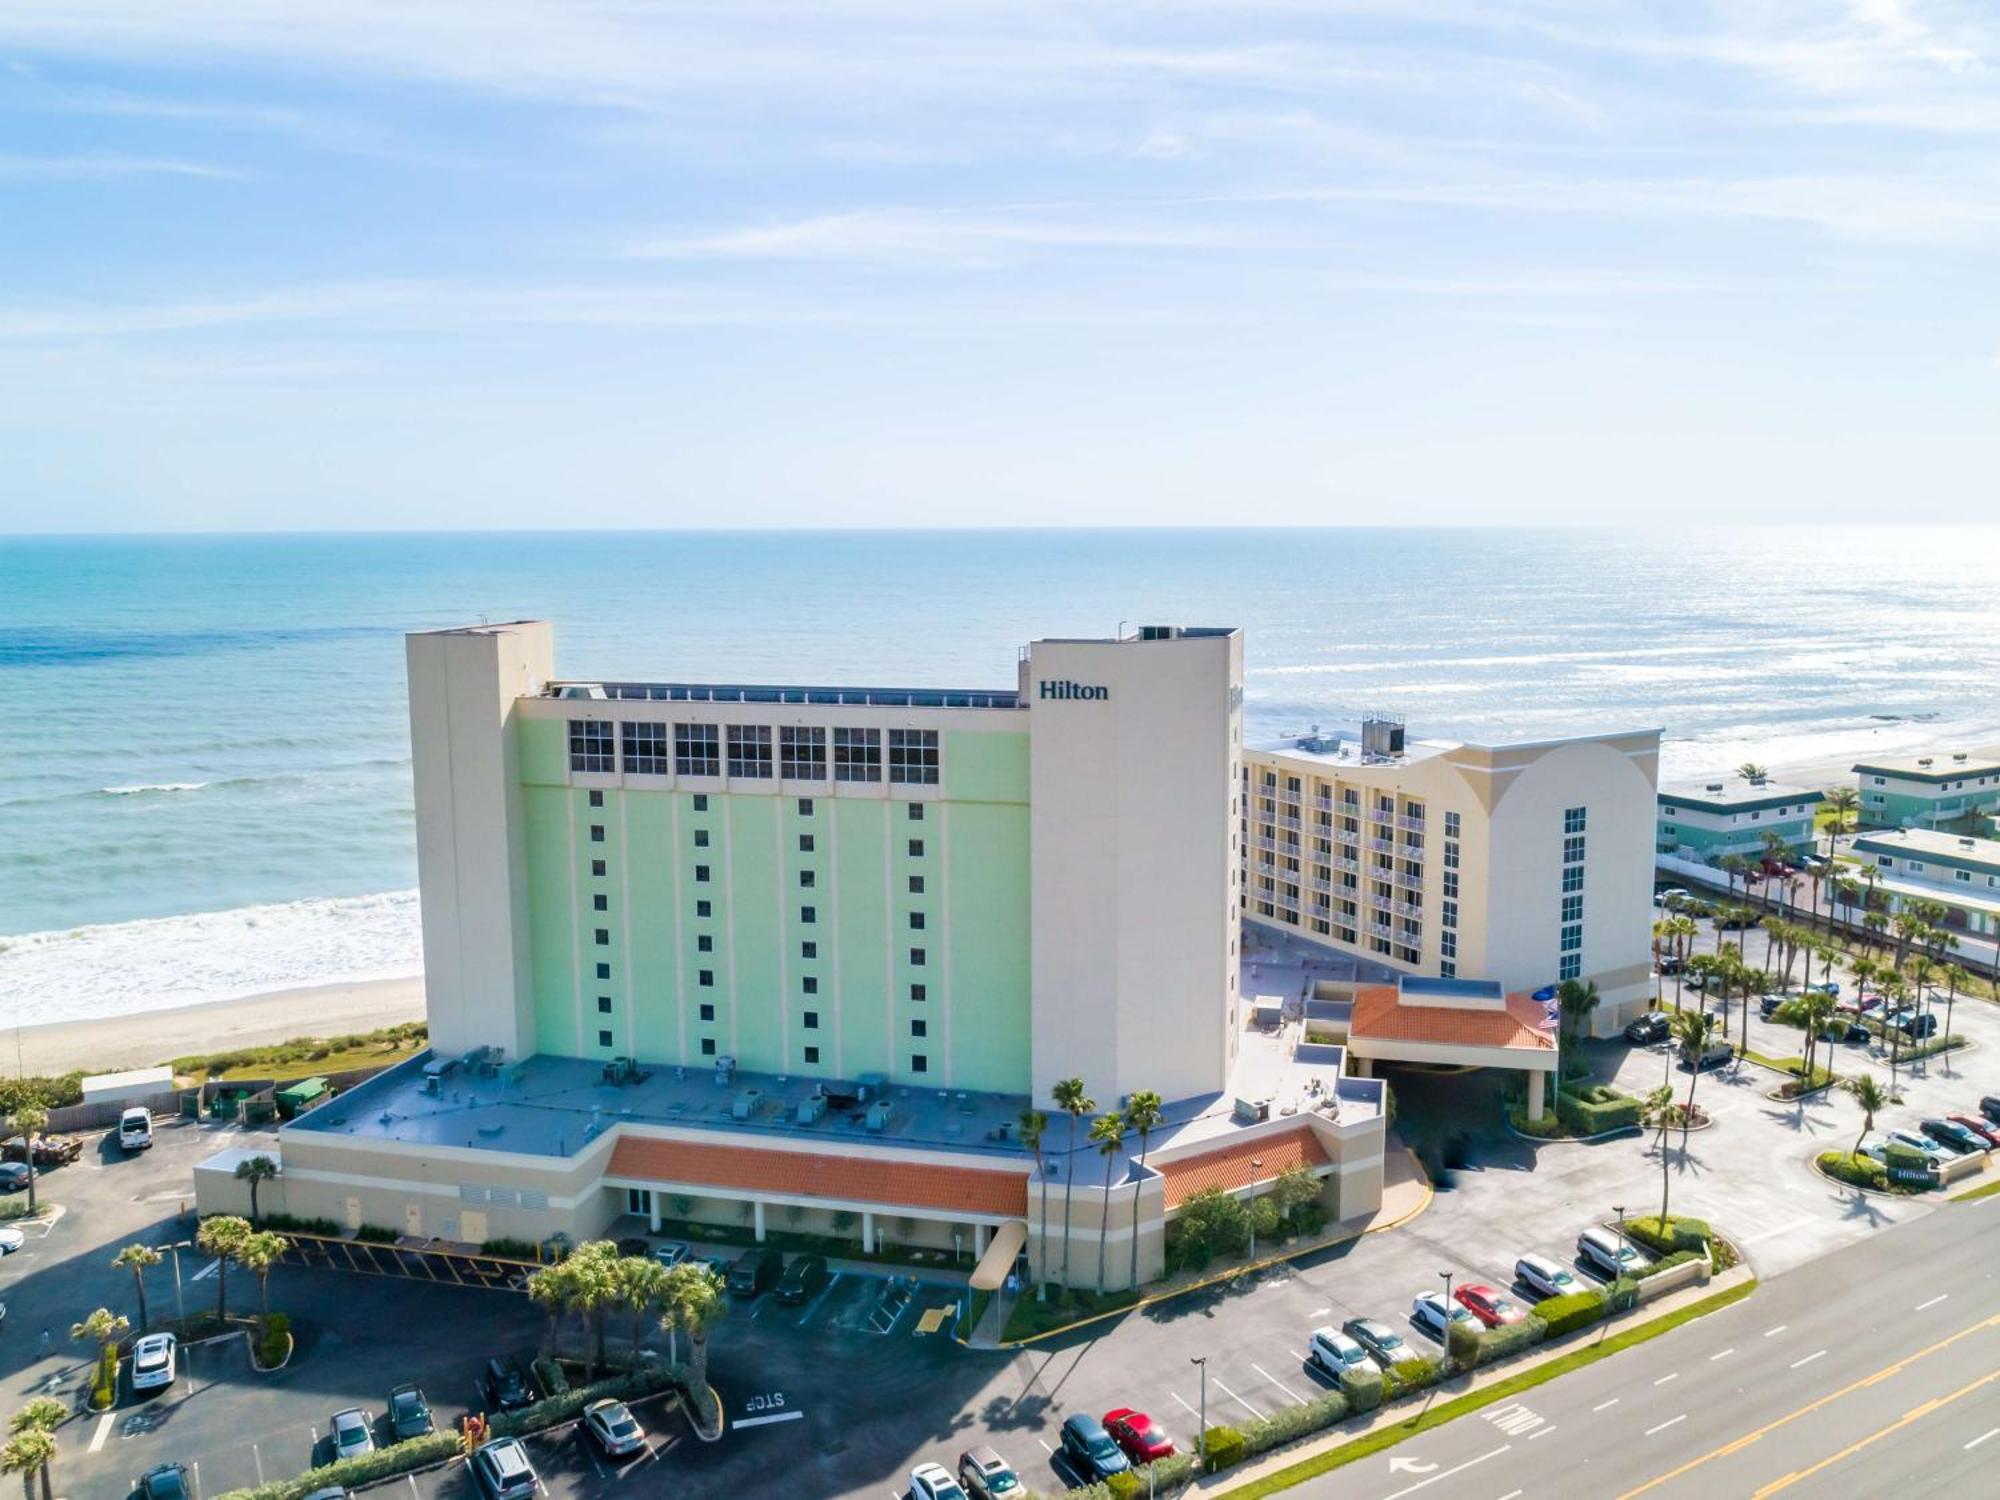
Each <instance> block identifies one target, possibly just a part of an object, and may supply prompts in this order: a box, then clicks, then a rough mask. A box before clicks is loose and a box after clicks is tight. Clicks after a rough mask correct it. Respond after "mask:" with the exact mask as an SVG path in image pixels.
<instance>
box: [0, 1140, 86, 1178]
mask: <svg viewBox="0 0 2000 1500" xmlns="http://www.w3.org/2000/svg"><path fill="white" fill-rule="evenodd" d="M81 1155H83V1142H82V1141H80V1140H78V1139H77V1138H76V1137H75V1136H73V1135H38V1136H36V1137H35V1170H36V1171H38V1172H45V1171H47V1170H48V1169H49V1168H50V1167H63V1166H68V1165H69V1164H70V1163H71V1162H73V1161H75V1160H76V1159H77V1158H78V1157H79V1156H81ZM0 1157H4V1158H5V1159H6V1160H8V1161H26V1160H27V1159H28V1143H27V1141H25V1140H24V1139H22V1138H21V1137H20V1136H18V1135H17V1136H11V1137H9V1138H8V1141H7V1143H6V1145H4V1146H0Z"/></svg>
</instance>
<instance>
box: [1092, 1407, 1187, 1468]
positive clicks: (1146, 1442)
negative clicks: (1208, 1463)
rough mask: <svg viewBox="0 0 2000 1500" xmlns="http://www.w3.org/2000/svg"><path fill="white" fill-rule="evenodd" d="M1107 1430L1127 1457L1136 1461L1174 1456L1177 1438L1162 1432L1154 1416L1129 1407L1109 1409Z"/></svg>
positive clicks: (1141, 1462) (1140, 1462)
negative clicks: (1174, 1438) (1175, 1439)
mask: <svg viewBox="0 0 2000 1500" xmlns="http://www.w3.org/2000/svg"><path fill="white" fill-rule="evenodd" d="M1104 1430H1105V1431H1106V1432H1108V1433H1110V1434H1111V1441H1112V1442H1114V1443H1116V1444H1117V1445H1118V1446H1119V1447H1121V1448H1123V1449H1124V1450H1125V1456H1126V1457H1127V1458H1129V1459H1131V1460H1132V1462H1133V1463H1135V1464H1149V1463H1151V1462H1152V1461H1153V1460H1154V1459H1156V1458H1172V1457H1173V1456H1174V1440H1173V1439H1172V1438H1170V1437H1168V1436H1167V1435H1166V1433H1165V1432H1163V1431H1161V1430H1160V1426H1159V1424H1158V1423H1156V1422H1155V1421H1154V1420H1153V1419H1152V1418H1151V1417H1149V1416H1147V1415H1146V1414H1145V1413H1144V1412H1142V1411H1134V1410H1132V1408H1131V1407H1129V1406H1121V1407H1118V1408H1117V1409H1116V1410H1115V1411H1108V1412H1106V1413H1105V1414H1104Z"/></svg>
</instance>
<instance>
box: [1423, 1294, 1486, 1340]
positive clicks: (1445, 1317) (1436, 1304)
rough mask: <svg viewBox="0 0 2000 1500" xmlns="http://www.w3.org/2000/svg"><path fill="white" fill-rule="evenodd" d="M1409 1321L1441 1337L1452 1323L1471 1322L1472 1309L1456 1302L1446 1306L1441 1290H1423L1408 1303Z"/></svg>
mask: <svg viewBox="0 0 2000 1500" xmlns="http://www.w3.org/2000/svg"><path fill="white" fill-rule="evenodd" d="M1410 1321H1411V1322H1412V1323H1414V1324H1416V1325H1417V1327H1419V1328H1421V1329H1423V1331H1424V1332H1425V1333H1428V1334H1431V1335H1433V1336H1434V1337H1436V1338H1440V1339H1441V1338H1443V1337H1444V1336H1445V1330H1446V1329H1447V1328H1449V1327H1450V1326H1451V1325H1452V1324H1453V1323H1469V1322H1471V1321H1472V1311H1471V1309H1469V1308H1466V1307H1462V1306H1460V1305H1459V1304H1458V1303H1456V1302H1454V1303H1452V1304H1451V1305H1450V1306H1448V1307H1447V1306H1446V1305H1445V1300H1444V1293H1443V1292H1424V1293H1422V1294H1421V1295H1419V1296H1417V1297H1416V1298H1414V1299H1413V1300H1412V1301H1411V1303H1410Z"/></svg>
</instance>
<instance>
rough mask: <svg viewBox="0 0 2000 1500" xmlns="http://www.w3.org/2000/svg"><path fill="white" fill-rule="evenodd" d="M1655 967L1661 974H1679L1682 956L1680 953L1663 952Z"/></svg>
mask: <svg viewBox="0 0 2000 1500" xmlns="http://www.w3.org/2000/svg"><path fill="white" fill-rule="evenodd" d="M1653 968H1654V971H1655V972H1656V973H1660V974H1667V975H1673V974H1678V973H1680V971H1681V956H1680V955H1679V954H1678V953H1662V954H1661V955H1660V961H1659V962H1658V963H1657V964H1655V965H1654V966H1653Z"/></svg>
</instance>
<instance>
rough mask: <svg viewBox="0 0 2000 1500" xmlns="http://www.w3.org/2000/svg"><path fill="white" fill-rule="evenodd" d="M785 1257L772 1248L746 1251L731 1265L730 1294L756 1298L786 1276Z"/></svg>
mask: <svg viewBox="0 0 2000 1500" xmlns="http://www.w3.org/2000/svg"><path fill="white" fill-rule="evenodd" d="M784 1270H785V1257H784V1256H783V1255H782V1254H781V1253H780V1252H778V1251H777V1250H773V1249H770V1248H766V1249H763V1250H745V1251H744V1252H743V1253H742V1254H741V1255H739V1256H737V1257H736V1259H735V1260H733V1261H731V1262H730V1263H729V1294H730V1295H731V1296H732V1297H754V1296H756V1295H757V1294H758V1293H759V1292H761V1291H763V1290H764V1289H765V1288H766V1287H768V1286H770V1285H771V1283H772V1282H774V1281H776V1280H777V1279H778V1277H779V1276H781V1275H782V1274H784Z"/></svg>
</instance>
